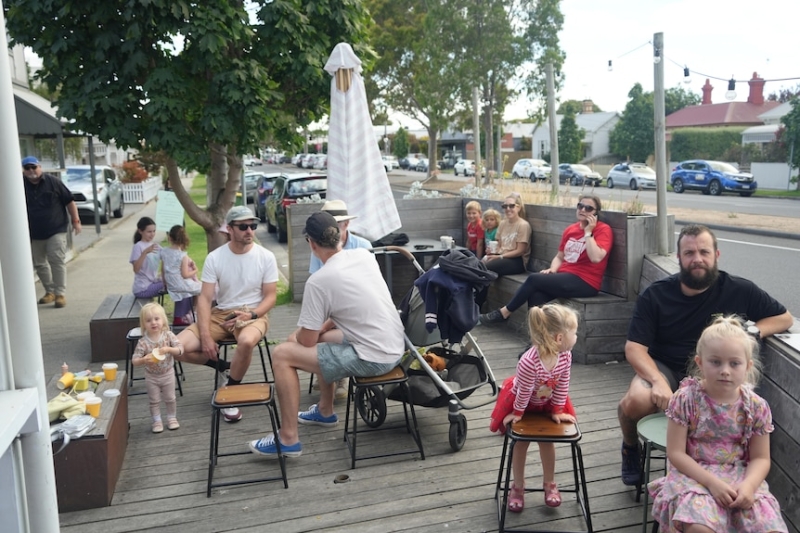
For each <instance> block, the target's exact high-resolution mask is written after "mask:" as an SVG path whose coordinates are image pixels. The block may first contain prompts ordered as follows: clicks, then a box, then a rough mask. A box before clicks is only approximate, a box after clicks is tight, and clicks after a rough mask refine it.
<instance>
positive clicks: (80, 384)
mask: <svg viewBox="0 0 800 533" xmlns="http://www.w3.org/2000/svg"><path fill="white" fill-rule="evenodd" d="M72 388H73V389H74V390H75V391H84V390H89V376H81V377H79V378H75V384H74V385H73V386H72Z"/></svg>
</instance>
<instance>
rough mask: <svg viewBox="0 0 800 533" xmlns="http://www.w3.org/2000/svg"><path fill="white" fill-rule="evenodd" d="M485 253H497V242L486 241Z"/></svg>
mask: <svg viewBox="0 0 800 533" xmlns="http://www.w3.org/2000/svg"><path fill="white" fill-rule="evenodd" d="M486 253H489V254H496V253H497V241H488V242H487V243H486Z"/></svg>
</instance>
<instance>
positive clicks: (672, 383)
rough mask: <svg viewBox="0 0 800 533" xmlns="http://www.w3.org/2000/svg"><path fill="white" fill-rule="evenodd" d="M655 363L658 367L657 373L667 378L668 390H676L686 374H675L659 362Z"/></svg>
mask: <svg viewBox="0 0 800 533" xmlns="http://www.w3.org/2000/svg"><path fill="white" fill-rule="evenodd" d="M654 361H655V359H654ZM655 363H656V366H657V367H658V371H659V372H661V373H662V374H664V377H665V378H667V382H668V383H669V388H670V389H672V392H675V391H676V390H678V385H680V383H681V381H683V378H685V377H686V373H685V372H684V373H681V372H675V371H674V370H672V369H671V368H669V367H668V366H667V365H665V364H664V363H662V362H661V361H655Z"/></svg>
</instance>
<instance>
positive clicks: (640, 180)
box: [606, 163, 656, 191]
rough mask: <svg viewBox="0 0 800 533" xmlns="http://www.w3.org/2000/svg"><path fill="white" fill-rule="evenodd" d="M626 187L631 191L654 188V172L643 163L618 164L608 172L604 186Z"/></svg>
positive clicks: (610, 187) (611, 187)
mask: <svg viewBox="0 0 800 533" xmlns="http://www.w3.org/2000/svg"><path fill="white" fill-rule="evenodd" d="M615 185H619V186H621V187H624V186H625V185H628V187H630V188H631V190H632V191H636V190H639V189H655V188H656V172H655V170H653V169H652V168H650V167H648V166H647V165H645V164H644V163H620V164H619V165H615V166H614V167H613V168H612V169H611V170H609V171H608V176H607V177H606V186H607V187H608V188H609V189H613V188H614V186H615Z"/></svg>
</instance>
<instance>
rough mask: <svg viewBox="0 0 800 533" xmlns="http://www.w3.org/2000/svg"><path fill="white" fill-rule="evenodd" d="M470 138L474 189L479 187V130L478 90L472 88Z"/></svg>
mask: <svg viewBox="0 0 800 533" xmlns="http://www.w3.org/2000/svg"><path fill="white" fill-rule="evenodd" d="M472 137H473V138H474V139H475V187H478V188H480V186H481V128H480V109H478V88H477V87H473V88H472Z"/></svg>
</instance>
